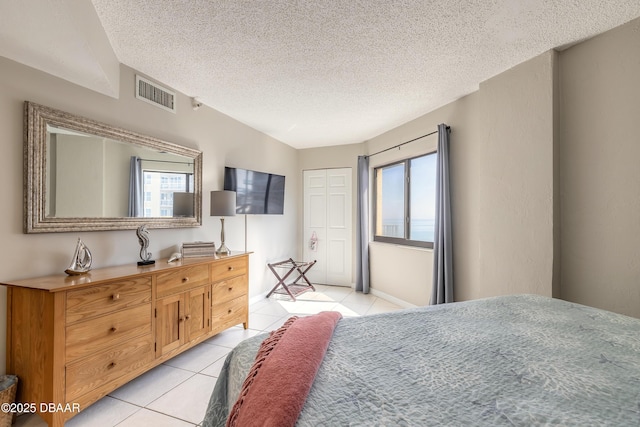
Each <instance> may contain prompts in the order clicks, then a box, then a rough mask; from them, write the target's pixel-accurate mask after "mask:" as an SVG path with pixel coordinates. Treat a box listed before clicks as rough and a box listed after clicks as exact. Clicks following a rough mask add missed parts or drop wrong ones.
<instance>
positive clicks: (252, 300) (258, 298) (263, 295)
mask: <svg viewBox="0 0 640 427" xmlns="http://www.w3.org/2000/svg"><path fill="white" fill-rule="evenodd" d="M268 293H269V291H264V292H263V293H261V294H258V295H255V296H253V297H251V298H249V305H251V304H255V303H257V302H260V301H262V300H264V299H265V298H266V297H267V294H268Z"/></svg>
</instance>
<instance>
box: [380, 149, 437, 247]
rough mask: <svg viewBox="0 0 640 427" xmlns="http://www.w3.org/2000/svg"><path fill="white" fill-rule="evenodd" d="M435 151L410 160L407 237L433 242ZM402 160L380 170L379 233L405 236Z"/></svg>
mask: <svg viewBox="0 0 640 427" xmlns="http://www.w3.org/2000/svg"><path fill="white" fill-rule="evenodd" d="M436 160H437V154H435V153H434V154H429V155H426V156H422V157H417V158H414V159H411V162H410V164H411V166H410V182H411V185H410V194H409V198H410V199H409V200H410V203H409V205H410V206H409V216H410V218H411V221H410V224H409V239H411V240H420V241H427V242H433V235H434V231H433V230H434V222H435V187H436V183H435V177H436ZM404 169H405V163H399V164H396V165H391V166H388V167H385V168H383V169H382V227H383V229H382V230H381V231H382V235H383V236H388V237H398V238H404V237H405V221H404V206H405V202H404V197H405V187H404V186H405V179H404V176H405V171H404Z"/></svg>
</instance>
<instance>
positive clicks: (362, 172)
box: [356, 156, 369, 294]
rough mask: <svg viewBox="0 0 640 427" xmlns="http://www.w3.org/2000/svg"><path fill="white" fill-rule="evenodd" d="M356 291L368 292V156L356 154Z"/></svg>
mask: <svg viewBox="0 0 640 427" xmlns="http://www.w3.org/2000/svg"><path fill="white" fill-rule="evenodd" d="M356 197H357V201H356V204H357V220H356V221H357V225H356V291H358V292H362V293H363V294H368V293H369V157H367V156H358V194H357V195H356Z"/></svg>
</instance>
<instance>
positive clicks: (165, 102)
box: [136, 75, 176, 113]
mask: <svg viewBox="0 0 640 427" xmlns="http://www.w3.org/2000/svg"><path fill="white" fill-rule="evenodd" d="M136 98H138V99H141V100H143V101H145V102H148V103H149V104H153V105H155V106H156V107H160V108H162V109H164V110H168V111H171V112H172V113H175V112H176V94H175V92H172V91H170V90H169V89H167V88H164V87H162V86H160V85H158V84H156V83H153V82H152V81H150V80H147V79H145V78H144V77H140V76H138V75H136Z"/></svg>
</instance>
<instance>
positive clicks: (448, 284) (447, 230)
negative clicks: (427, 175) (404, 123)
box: [431, 124, 453, 305]
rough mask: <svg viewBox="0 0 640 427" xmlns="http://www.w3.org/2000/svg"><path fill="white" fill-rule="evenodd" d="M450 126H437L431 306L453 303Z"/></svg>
mask: <svg viewBox="0 0 640 427" xmlns="http://www.w3.org/2000/svg"><path fill="white" fill-rule="evenodd" d="M449 130H450V129H449V126H447V125H445V124H440V125H438V163H437V166H436V221H435V233H434V237H433V289H432V291H431V305H435V304H443V303H447V302H453V255H452V254H453V251H452V247H451V244H452V237H451V197H450V184H449Z"/></svg>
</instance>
